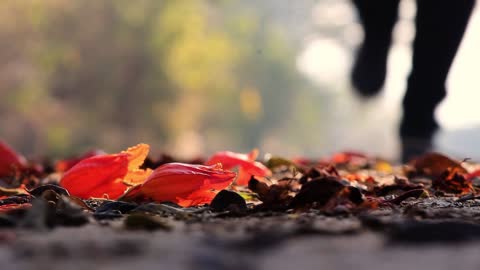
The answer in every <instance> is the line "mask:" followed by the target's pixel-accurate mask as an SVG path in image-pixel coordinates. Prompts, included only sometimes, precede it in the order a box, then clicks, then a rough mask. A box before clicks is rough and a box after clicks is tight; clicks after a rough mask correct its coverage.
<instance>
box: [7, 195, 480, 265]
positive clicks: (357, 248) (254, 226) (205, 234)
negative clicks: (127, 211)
mask: <svg viewBox="0 0 480 270" xmlns="http://www.w3.org/2000/svg"><path fill="white" fill-rule="evenodd" d="M479 213H480V201H479V200H469V201H466V202H456V201H455V198H441V199H431V198H430V199H422V200H415V199H409V200H407V201H405V202H403V203H402V205H401V207H399V208H398V209H379V210H375V211H373V212H369V213H368V214H359V215H350V214H348V215H345V216H335V217H333V216H325V215H323V214H320V213H318V212H315V211H309V212H307V213H302V214H297V213H287V214H276V213H261V214H258V215H250V216H248V217H235V216H230V217H224V216H221V215H216V216H215V215H211V214H208V213H203V214H196V215H195V218H179V217H178V216H176V217H174V216H170V217H162V218H158V219H157V221H159V222H161V223H162V224H163V226H160V227H157V228H156V230H151V231H149V230H144V229H140V230H132V229H135V227H130V229H126V226H127V225H126V222H125V220H124V218H117V219H113V220H100V221H96V222H93V223H90V224H88V225H85V226H80V227H57V228H54V229H52V230H48V229H38V228H37V229H2V230H0V264H1V265H2V268H1V269H39V270H43V269H82V270H84V269H116V270H118V269H151V268H153V267H155V268H159V269H295V268H297V269H359V270H360V269H402V270H404V269H425V270H426V269H435V270H441V269H454V268H460V269H462V270H464V269H479V267H480V257H479V256H478V254H479V252H480V241H477V240H476V239H480V225H477V219H478V218H479V217H480V215H479Z"/></svg>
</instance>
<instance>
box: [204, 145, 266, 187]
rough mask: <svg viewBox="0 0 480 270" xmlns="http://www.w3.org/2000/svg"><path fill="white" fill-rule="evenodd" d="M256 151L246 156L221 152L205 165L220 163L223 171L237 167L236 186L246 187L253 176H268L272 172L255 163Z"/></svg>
mask: <svg viewBox="0 0 480 270" xmlns="http://www.w3.org/2000/svg"><path fill="white" fill-rule="evenodd" d="M257 155H258V150H256V149H254V150H252V151H251V152H250V153H248V154H241V153H235V152H230V151H222V152H217V153H215V154H214V155H213V156H212V157H211V158H210V159H209V160H208V161H207V162H206V164H207V165H212V164H217V163H221V164H222V165H223V167H224V168H225V169H231V168H234V167H237V166H239V167H240V170H239V177H238V178H237V181H236V184H237V185H247V184H248V180H250V177H251V176H252V175H254V176H260V177H264V176H270V175H272V172H271V171H270V169H268V168H267V167H265V165H263V164H262V163H260V162H258V161H255V158H257Z"/></svg>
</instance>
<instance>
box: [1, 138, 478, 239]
mask: <svg viewBox="0 0 480 270" xmlns="http://www.w3.org/2000/svg"><path fill="white" fill-rule="evenodd" d="M149 148H150V147H149V146H148V145H146V144H139V145H137V146H134V147H131V148H129V149H127V150H125V151H122V152H119V153H117V154H106V153H104V152H102V151H100V150H92V151H89V152H87V153H85V154H83V155H80V156H78V157H71V158H70V159H67V160H60V161H57V162H56V163H51V162H49V161H43V162H36V161H33V160H27V159H25V158H24V157H23V156H22V155H20V154H18V153H16V152H15V151H14V150H13V149H12V148H11V147H9V146H7V145H6V144H5V143H3V142H2V143H1V144H0V154H2V155H4V156H3V157H2V156H0V168H1V170H0V172H1V175H0V227H4V228H13V229H16V228H18V229H27V230H33V231H47V230H52V229H54V228H57V227H63V226H69V227H72V226H73V227H75V226H86V225H96V226H111V227H112V229H120V230H145V231H153V230H161V231H165V232H170V231H175V230H187V231H192V230H196V229H198V230H202V231H205V232H208V231H212V230H213V231H222V230H228V227H230V226H234V227H235V226H237V227H242V228H243V230H244V231H245V232H247V233H248V235H250V236H252V235H253V236H259V235H260V236H261V237H267V235H269V236H268V237H273V238H272V239H277V238H282V237H286V238H289V237H293V236H297V235H305V234H312V233H313V234H322V235H330V234H331V235H337V234H347V233H348V234H349V233H360V232H362V231H365V230H371V231H377V232H382V233H384V234H385V236H386V237H387V238H388V239H390V241H392V242H394V243H396V242H401V243H410V242H417V241H418V242H422V243H424V242H436V241H440V242H454V241H467V240H475V239H478V238H479V234H478V233H477V230H475V229H476V228H477V227H478V226H480V218H479V216H480V199H479V198H480V196H479V195H478V189H479V187H478V185H477V184H476V181H477V178H478V177H479V176H480V173H478V172H479V170H478V168H479V166H478V164H475V163H473V162H471V161H465V160H464V161H456V160H454V159H452V158H450V157H447V156H445V155H442V154H439V153H427V154H425V155H423V156H421V157H419V158H417V159H415V160H412V161H410V162H409V163H407V164H403V165H394V164H391V163H389V162H388V161H385V160H383V159H380V158H377V157H371V156H368V155H366V154H363V153H358V152H351V151H350V152H341V153H337V154H334V155H332V156H331V157H327V158H323V159H307V158H294V159H287V158H284V157H278V156H271V155H270V156H269V157H268V159H266V160H263V161H260V160H257V157H258V150H253V151H252V152H250V153H247V154H243V153H235V152H230V151H221V152H218V153H215V154H214V155H212V156H211V157H210V158H205V159H196V160H190V161H188V160H177V159H175V158H174V157H172V156H169V155H166V154H162V155H160V156H158V157H157V158H155V157H153V156H149V155H148V152H149ZM49 168H50V169H49ZM52 168H53V169H52ZM477 182H478V181H477ZM461 228H465V230H463V229H462V233H456V232H457V231H459V230H460V229H461ZM452 231H453V233H452ZM246 239H247V240H246ZM248 243H249V242H248V238H244V239H242V240H241V241H240V242H238V243H237V244H238V245H245V244H248ZM235 245H236V244H235ZM252 245H254V244H252Z"/></svg>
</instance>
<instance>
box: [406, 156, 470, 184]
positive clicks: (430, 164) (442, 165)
mask: <svg viewBox="0 0 480 270" xmlns="http://www.w3.org/2000/svg"><path fill="white" fill-rule="evenodd" d="M411 164H412V166H413V167H414V168H415V170H416V173H418V174H422V175H426V176H429V177H432V178H438V177H440V176H441V175H442V174H443V173H444V172H445V171H447V170H448V169H455V170H456V172H457V173H460V174H466V173H467V170H466V169H465V168H464V167H463V166H462V164H460V162H457V161H455V160H453V159H451V158H449V157H447V156H445V155H442V154H439V153H435V152H432V153H427V154H425V155H423V156H421V157H419V158H417V159H414V160H413V161H412V162H411Z"/></svg>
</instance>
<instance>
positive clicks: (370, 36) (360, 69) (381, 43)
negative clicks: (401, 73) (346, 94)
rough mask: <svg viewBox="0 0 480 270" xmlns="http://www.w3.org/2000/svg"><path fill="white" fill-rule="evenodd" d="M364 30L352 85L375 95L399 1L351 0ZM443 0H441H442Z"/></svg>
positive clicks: (370, 94)
mask: <svg viewBox="0 0 480 270" xmlns="http://www.w3.org/2000/svg"><path fill="white" fill-rule="evenodd" d="M352 1H353V4H354V5H355V7H356V8H357V11H358V16H359V19H360V22H361V24H362V27H363V30H364V34H365V35H364V40H363V44H362V45H361V46H360V48H359V50H358V52H357V55H356V59H355V63H354V64H353V68H352V74H351V76H352V78H351V79H352V84H353V86H354V87H355V90H357V91H358V93H359V94H361V95H363V96H373V95H375V94H377V93H378V92H379V91H380V89H381V88H382V86H383V83H384V81H385V75H386V70H387V56H388V51H389V48H390V43H391V39H392V38H391V36H392V30H393V26H394V25H395V22H396V21H397V15H398V4H399V0H352ZM442 1H443V0H442Z"/></svg>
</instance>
